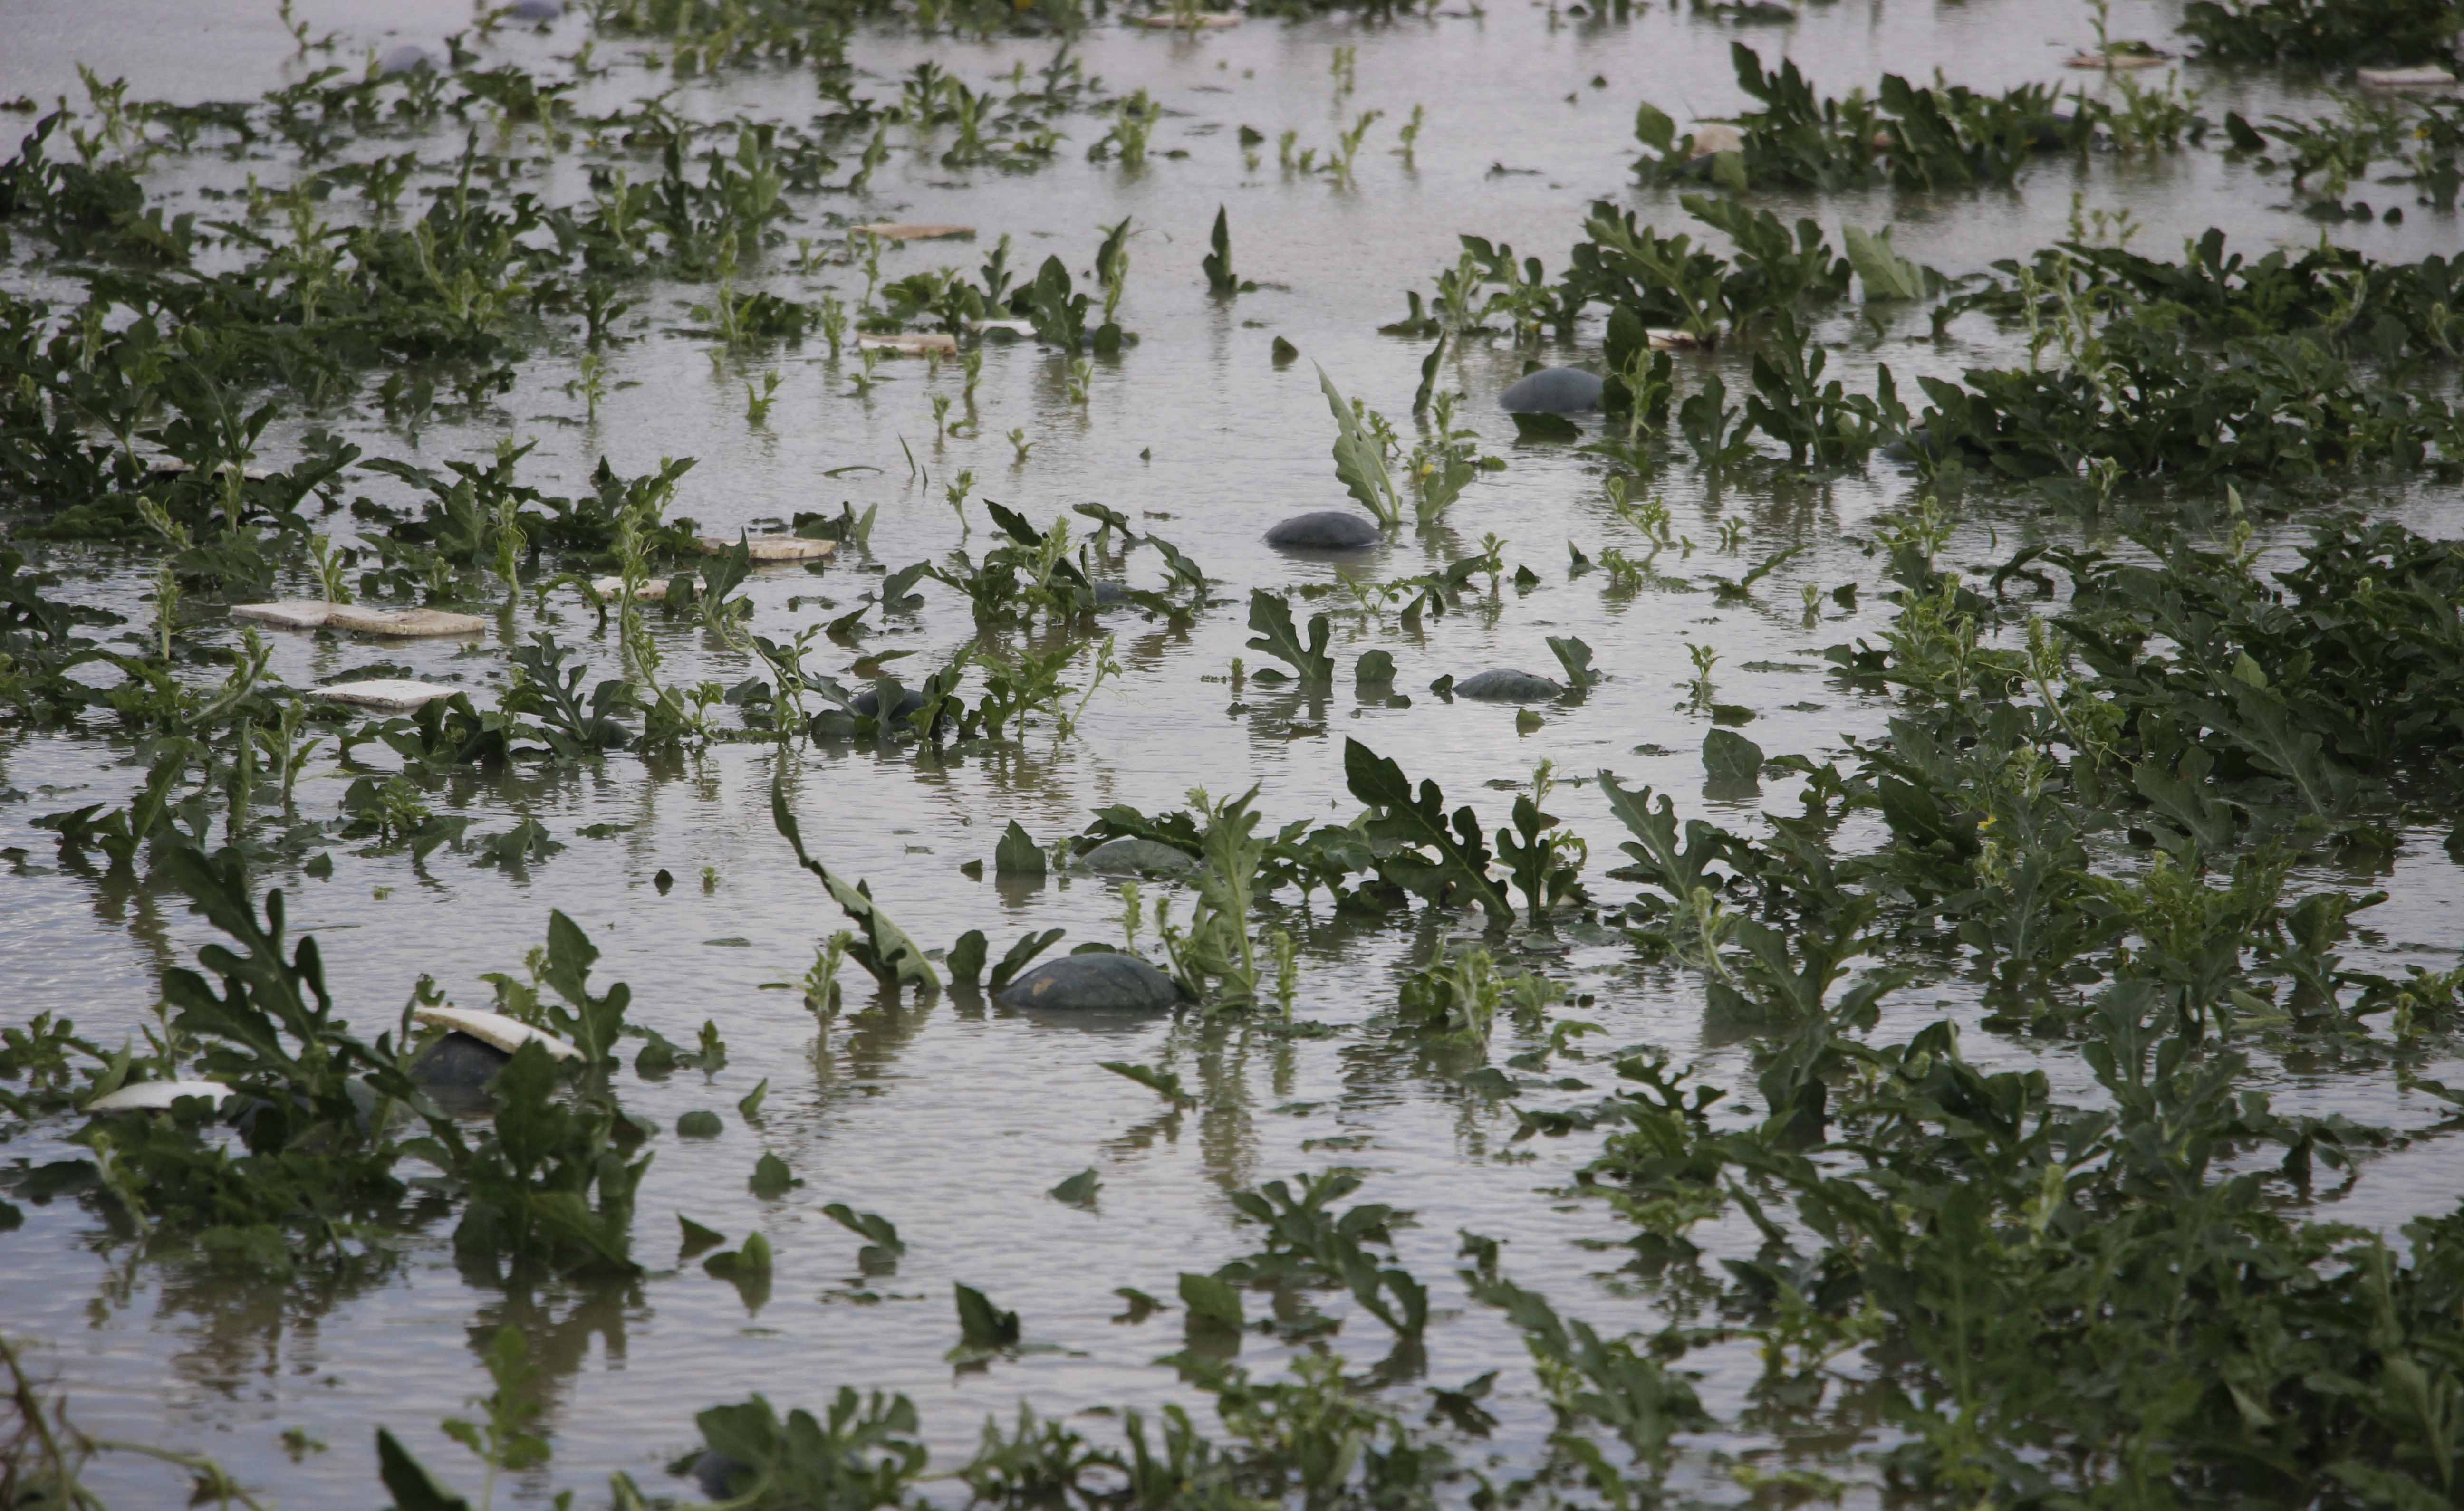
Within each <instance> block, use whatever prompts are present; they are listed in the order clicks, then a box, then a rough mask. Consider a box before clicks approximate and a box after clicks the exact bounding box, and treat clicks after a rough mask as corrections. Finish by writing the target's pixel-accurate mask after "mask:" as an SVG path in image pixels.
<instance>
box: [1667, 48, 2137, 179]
mask: <svg viewBox="0 0 2464 1511" xmlns="http://www.w3.org/2000/svg"><path fill="white" fill-rule="evenodd" d="M1730 57H1731V60H1732V61H1733V63H1734V64H1735V67H1736V72H1737V84H1738V87H1739V88H1741V89H1743V90H1744V91H1745V93H1746V94H1747V96H1748V97H1749V98H1750V99H1754V100H1755V101H1757V102H1758V103H1759V104H1760V106H1761V108H1760V109H1758V110H1751V111H1748V112H1747V113H1745V114H1744V115H1741V116H1739V117H1738V118H1737V119H1736V133H1737V136H1738V139H1739V142H1738V144H1737V145H1735V146H1733V147H1732V146H1727V145H1726V144H1725V143H1724V142H1713V143H1705V142H1700V141H1698V135H1697V134H1692V133H1689V134H1686V135H1683V136H1681V135H1679V133H1678V130H1677V125H1676V122H1675V121H1673V120H1670V119H1669V117H1668V116H1667V115H1666V114H1665V113H1664V112H1662V111H1661V110H1659V109H1657V108H1656V107H1654V106H1652V105H1650V104H1649V103H1645V104H1644V105H1642V106H1641V107H1640V109H1639V111H1638V113H1637V115H1636V118H1635V135H1636V137H1637V138H1638V139H1639V140H1640V142H1642V144H1643V145H1644V147H1645V148H1647V149H1648V155H1646V156H1645V157H1643V158H1642V159H1640V160H1639V162H1638V163H1637V164H1636V166H1637V169H1638V170H1639V171H1640V172H1641V173H1643V174H1644V175H1645V176H1646V177H1652V178H1659V179H1677V180H1699V179H1708V180H1710V181H1712V182H1714V183H1718V184H1722V185H1724V186H1727V187H1729V188H1732V189H1736V190H1738V191H1740V192H1742V191H1744V190H1745V189H1747V188H1749V187H1753V188H1811V189H1823V190H1834V189H1843V188H1869V187H1878V186H1884V185H1889V186H1897V187H1901V188H1915V189H1946V188H1971V187H1981V186H2009V185H2010V184H2012V183H2013V181H2015V180H2016V179H2017V178H2018V176H2019V174H2020V173H2021V171H2022V170H2024V169H2025V168H2026V167H2027V166H2028V165H2029V164H2031V163H2033V162H2035V160H2037V159H2038V158H2039V157H2041V156H2043V155H2045V154H2048V153H2054V152H2079V151H2084V150H2085V149H2086V148H2087V147H2088V146H2089V145H2090V144H2092V143H2093V142H2095V141H2096V140H2097V137H2098V131H2099V126H2100V123H2101V121H2103V120H2105V119H2107V118H2108V117H2109V116H2110V114H2111V107H2110V106H2109V105H2106V104H2104V103H2102V102H2101V101H2099V100H2095V99H2089V98H2088V97H2087V96H2086V95H2085V94H2084V92H2082V93H2080V94H2078V95H2076V96H2074V97H2073V98H2072V99H2068V100H2065V99H2062V97H2061V94H2060V92H2059V91H2058V90H2056V89H2053V88H2049V87H2047V86H2046V85H2043V84H2020V85H2015V86H2013V88H2011V89H2008V90H2005V91H2004V92H2003V93H2001V94H2000V95H1986V94H1980V93H1978V92H1976V91H1974V90H1971V89H1969V88H1967V87H1965V86H1963V85H1957V84H1948V85H1945V84H1937V85H1935V86H1933V87H1931V88H1920V87H1918V86H1916V85H1913V84H1910V83H1909V82H1908V81H1907V80H1906V79H1904V78H1902V77H1899V76H1898V75H1896V74H1885V75H1883V76H1882V82H1881V88H1880V89H1878V90H1877V91H1876V92H1875V93H1874V94H1873V95H1870V96H1869V95H1867V94H1866V93H1865V92H1864V91H1862V90H1859V91H1857V92H1855V93H1853V94H1851V95H1849V96H1848V97H1847V98H1846V99H1832V98H1829V97H1825V96H1819V95H1816V94H1815V90H1814V86H1813V85H1812V84H1811V83H1809V82H1807V80H1806V78H1805V77H1804V76H1803V75H1802V74H1800V73H1798V72H1797V67H1796V64H1795V63H1794V62H1793V61H1790V60H1788V59H1782V60H1781V62H1780V65H1779V68H1778V69H1777V70H1776V71H1766V70H1765V69H1764V67H1763V63H1762V58H1761V56H1760V55H1758V54H1756V53H1755V52H1754V50H1753V49H1751V48H1749V47H1748V46H1746V45H1745V44H1744V43H1742V42H1739V43H1735V44H1732V46H1731V48H1730ZM1714 147H1716V149H1717V150H1711V148H1714Z"/></svg>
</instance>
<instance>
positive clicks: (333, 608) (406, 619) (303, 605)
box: [231, 599, 488, 640]
mask: <svg viewBox="0 0 2464 1511" xmlns="http://www.w3.org/2000/svg"><path fill="white" fill-rule="evenodd" d="M231 618H233V619H253V620H256V621H258V622H260V623H262V624H278V625H280V626H281V627H282V628H284V629H348V630H356V631H358V632H359V633H361V634H363V635H385V636H388V637H390V638H393V639H396V640H419V639H429V638H432V637H435V636H439V635H476V634H480V633H482V632H484V631H485V630H486V629H487V627H488V622H487V621H486V620H484V619H482V618H480V617H479V616H478V615H476V614H449V613H447V612H445V611H444V610H443V609H434V608H405V609H385V608H365V607H363V606H361V605H360V604H357V603H333V602H326V601H324V600H322V599H286V600H283V601H281V602H274V603H234V604H232V605H231Z"/></svg>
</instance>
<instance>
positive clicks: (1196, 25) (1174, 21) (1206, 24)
mask: <svg viewBox="0 0 2464 1511" xmlns="http://www.w3.org/2000/svg"><path fill="white" fill-rule="evenodd" d="M1137 24H1138V25H1140V26H1142V27H1145V28H1146V29H1147V30H1148V31H1150V32H1177V31H1186V32H1228V31H1230V30H1231V29H1232V28H1234V27H1236V26H1239V25H1240V24H1241V18H1240V17H1239V16H1237V15H1218V14H1216V13H1215V12H1214V11H1201V12H1200V13H1199V14H1197V15H1191V16H1178V15H1142V16H1139V17H1138V18H1137Z"/></svg>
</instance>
